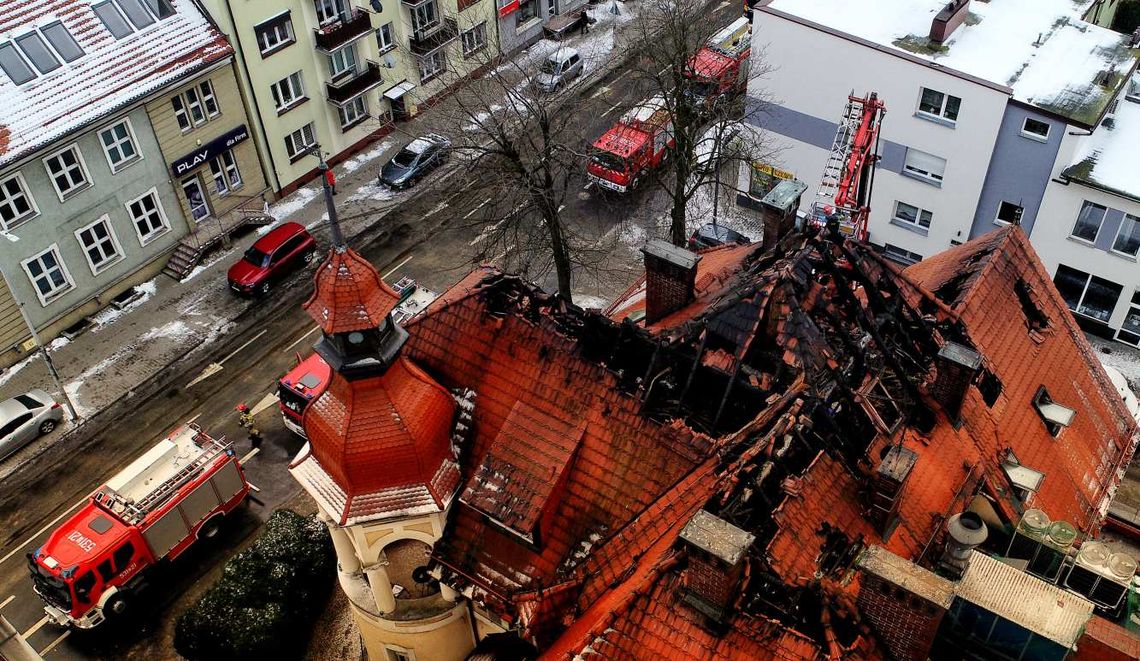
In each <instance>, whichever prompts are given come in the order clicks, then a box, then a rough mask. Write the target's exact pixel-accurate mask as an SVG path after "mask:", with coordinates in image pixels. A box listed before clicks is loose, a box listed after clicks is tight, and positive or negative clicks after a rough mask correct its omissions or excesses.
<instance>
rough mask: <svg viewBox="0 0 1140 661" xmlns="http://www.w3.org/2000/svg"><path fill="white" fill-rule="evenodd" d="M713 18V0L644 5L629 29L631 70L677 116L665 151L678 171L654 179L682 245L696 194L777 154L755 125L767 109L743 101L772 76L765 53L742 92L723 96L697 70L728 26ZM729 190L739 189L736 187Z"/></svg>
mask: <svg viewBox="0 0 1140 661" xmlns="http://www.w3.org/2000/svg"><path fill="white" fill-rule="evenodd" d="M711 12H712V3H711V2H709V1H708V0H645V3H644V4H643V5H642V7H641V13H640V15H639V16H638V19H637V20H636V21H634V22H633V23H632V24H631V25H630V26H629V27H628V28H627V34H628V40H629V42H630V48H632V49H634V50H635V51H636V52H637V57H636V58H634V60H633V65H632V67H633V72H634V75H635V76H636V77H637V80H638V82H639V86H640V88H641V89H642V90H643V91H644V93H645V94H646V95H647V96H649V97H657V98H658V99H660V102H661V104H662V106H663V107H664V108H665V110H666V111H667V112H668V113H669V115H670V117H671V118H672V125H673V138H674V142H673V144H672V145H671V146H669V147H668V149H667V153H666V156H667V158H668V160H669V161H670V163H671V167H669V168H662V169H661V170H659V171H658V172H657V173H656V176H655V177H654V181H655V182H656V183H657V184H658V185H659V186H660V187H661V188H662V189H663V190H664V191H665V192H666V194H667V195H668V196H669V198H670V201H671V205H670V211H669V216H670V222H669V226H670V229H669V239H670V241H672V242H673V243H674V244H676V245H679V246H680V245H684V244H685V241H686V238H687V235H688V231H687V220H688V218H689V215H690V214H689V203H690V202H691V201H692V200H693V198H694V196H696V195H697V194H698V193H699V192H701V191H702V190H703V189H705V187H707V186H709V185H713V186H715V187H716V188H719V187H720V186H721V185H725V184H724V182H722V181H721V180H720V178H719V170H720V168H721V167H722V166H724V165H728V164H730V163H733V162H737V163H738V164H741V165H744V164H751V163H752V162H756V161H762V162H763V161H770V160H772V159H773V158H774V155H775V151H776V150H775V149H773V147H772V145H771V144H770V142H769V141H768V139H767V138H766V134H765V133H764V132H763V131H761V130H759V129H757V128H756V127H755V125H756V124H759V122H758V119H759V117H758V115H759V114H760V113H761V112H762V110H761V109H762V108H763V103H758V102H757V99H755V98H753V99H752V101H751V102H747V101H745V100H744V99H743V92H744V90H745V89H746V87H747V86H748V83H749V81H751V80H755V79H757V78H761V77H762V76H763V75H764V73H765V72H766V71H767V68H766V65H765V64H764V59H763V53H758V52H752V53H751V55H750V57H749V58H748V60H747V61H746V63H745V64H744V65H742V66H741V68H740V70H739V74H738V76H737V78H736V89H735V90H733V91H731V92H729V93H724V94H717V93H716V92H715V90H710V89H709V86H710V82H709V81H708V80H705V79H703V78H702V76H701V75H699V74H698V72H697V71H696V68H695V67H694V66H693V65H694V63H695V62H696V61H697V55H698V52H699V51H700V50H701V48H702V47H703V46H705V45H706V44H707V43H708V42H709V41H710V39H711V38H712V37H713V36H714V35H716V34H717V33H718V32H719V31H721V30H722V29H723V28H725V27H726V26H725V25H720V24H718V23H716V22H715V21H711V20H709V14H710V13H711ZM745 38H747V39H750V36H749V37H745ZM740 43H741V44H742V45H744V46H747V45H748V44H747V43H746V42H744V41H743V40H741V42H740ZM727 188H729V189H730V190H731V189H735V188H736V187H735V185H734V184H732V183H729V184H727Z"/></svg>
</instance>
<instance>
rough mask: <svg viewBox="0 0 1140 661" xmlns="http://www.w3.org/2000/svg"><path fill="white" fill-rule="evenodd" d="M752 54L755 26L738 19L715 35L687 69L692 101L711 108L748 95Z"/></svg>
mask: <svg viewBox="0 0 1140 661" xmlns="http://www.w3.org/2000/svg"><path fill="white" fill-rule="evenodd" d="M751 55H752V24H751V23H749V22H748V19H747V18H738V19H736V20H735V21H733V22H732V24H731V25H729V26H728V27H726V28H724V29H723V30H721V31H720V32H718V33H716V34H715V35H713V37H712V39H709V42H708V44H707V45H705V46H702V47H701V49H700V50H699V51H697V53H696V55H694V56H693V57H692V59H691V60H689V64H688V66H687V67H685V76H686V77H687V78H688V79H689V80H690V83H689V85H688V87H687V89H686V90H685V94H686V97H687V98H688V99H689V101H690V102H691V103H692V104H693V105H695V106H698V107H703V108H709V107H711V106H713V105H714V104H715V103H716V102H717V101H719V100H721V99H722V98H725V97H728V96H734V95H736V94H739V93H742V92H744V89H745V88H746V87H747V86H748V64H749V61H750V60H749V58H750V56H751Z"/></svg>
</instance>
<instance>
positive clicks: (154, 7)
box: [143, 0, 175, 21]
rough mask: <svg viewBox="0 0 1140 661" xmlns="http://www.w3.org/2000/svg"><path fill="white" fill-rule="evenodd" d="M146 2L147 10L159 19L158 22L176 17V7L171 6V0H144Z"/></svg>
mask: <svg viewBox="0 0 1140 661" xmlns="http://www.w3.org/2000/svg"><path fill="white" fill-rule="evenodd" d="M143 1H144V2H146V6H147V9H150V11H151V13H152V14H154V15H155V16H157V17H158V20H160V21H161V20H162V19H164V18H170V17H171V16H173V15H174V13H175V12H174V6H173V5H171V4H170V0H143Z"/></svg>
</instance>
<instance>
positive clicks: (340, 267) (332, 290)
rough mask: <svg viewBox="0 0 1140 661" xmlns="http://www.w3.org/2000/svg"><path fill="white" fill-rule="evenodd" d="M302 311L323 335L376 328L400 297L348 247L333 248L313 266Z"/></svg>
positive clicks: (370, 265) (371, 267)
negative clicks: (310, 288)
mask: <svg viewBox="0 0 1140 661" xmlns="http://www.w3.org/2000/svg"><path fill="white" fill-rule="evenodd" d="M314 284H315V285H316V287H315V288H314V290H313V295H312V296H310V297H309V300H308V301H306V302H305V306H304V307H305V311H306V312H308V313H309V315H310V316H311V317H312V318H313V319H314V320H315V321H316V322H317V325H318V326H320V327H321V330H322V331H324V333H325V335H333V334H336V333H349V332H352V331H360V330H370V329H375V328H378V327H379V326H380V325H381V324H382V323H383V322H384V319H385V318H386V317H387V316H388V315H389V314H390V313H391V312H392V310H394V309H395V308H396V305H397V304H398V303H399V302H400V296H399V294H397V293H396V291H395V290H393V289H392V288H391V287H389V286H388V285H387V284H386V283H385V282H384V279H383V278H381V277H380V273H379V272H378V271H377V270H376V267H374V266H372V264H371V263H369V262H368V260H366V259H364V258H363V257H361V256H360V255H358V254H357V253H356V251H355V250H352V249H351V248H344V247H339V248H333V249H332V250H330V251H329V256H328V257H327V258H326V259H325V261H324V262H323V263H322V264H321V266H320V268H318V269H317V274H316V276H315V277H314Z"/></svg>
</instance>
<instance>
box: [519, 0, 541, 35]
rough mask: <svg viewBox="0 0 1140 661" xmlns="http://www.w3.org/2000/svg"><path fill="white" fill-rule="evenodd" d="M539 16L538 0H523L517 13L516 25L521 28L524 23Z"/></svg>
mask: <svg viewBox="0 0 1140 661" xmlns="http://www.w3.org/2000/svg"><path fill="white" fill-rule="evenodd" d="M536 16H538V2H537V0H521V2H519V11H518V13H517V14H515V27H516V28H521V27H522V26H523V24H524V23H526V22H527V21H529V20H531V19H532V18H534V17H536Z"/></svg>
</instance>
